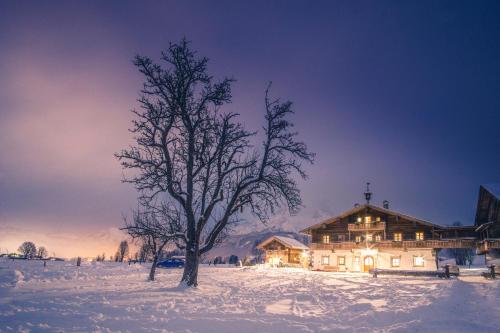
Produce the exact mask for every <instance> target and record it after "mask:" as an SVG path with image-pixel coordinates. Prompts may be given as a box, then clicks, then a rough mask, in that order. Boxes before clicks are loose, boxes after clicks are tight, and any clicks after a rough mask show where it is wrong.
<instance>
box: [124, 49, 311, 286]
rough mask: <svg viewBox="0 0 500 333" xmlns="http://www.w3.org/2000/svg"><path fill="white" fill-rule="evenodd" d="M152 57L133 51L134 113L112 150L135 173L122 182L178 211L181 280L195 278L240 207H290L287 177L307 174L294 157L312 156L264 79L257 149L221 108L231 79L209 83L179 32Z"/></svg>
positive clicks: (293, 201) (291, 182)
mask: <svg viewBox="0 0 500 333" xmlns="http://www.w3.org/2000/svg"><path fill="white" fill-rule="evenodd" d="M161 60H162V61H163V64H164V67H162V65H159V64H156V63H154V62H153V61H152V60H151V59H150V58H148V57H143V56H136V58H135V62H134V64H135V65H136V66H137V68H138V69H139V71H140V72H141V73H142V74H143V75H144V77H145V83H144V86H143V89H142V93H141V96H140V98H139V103H140V107H141V108H140V110H134V111H133V113H134V114H135V119H134V120H133V122H132V124H133V126H132V128H131V132H132V133H134V135H135V140H136V145H135V146H132V147H130V148H129V149H126V150H123V151H122V152H120V153H118V154H116V156H117V158H118V159H119V160H120V161H121V164H122V166H123V168H125V169H132V170H133V171H134V172H133V173H132V175H130V176H128V177H126V178H125V179H124V181H125V182H129V183H132V184H134V186H135V187H136V189H137V190H139V191H140V193H141V197H140V199H141V200H142V201H143V202H145V203H146V204H147V203H150V202H152V201H155V200H161V201H162V204H163V205H164V206H165V207H168V208H169V209H173V210H179V211H181V212H182V214H180V221H179V222H180V223H181V224H182V225H183V226H184V233H181V234H179V235H177V244H178V246H180V248H182V249H185V252H186V265H185V267H184V274H183V276H182V280H181V284H184V285H186V286H196V285H197V283H198V280H197V278H198V264H199V258H200V256H201V255H202V254H204V253H206V252H207V251H209V250H210V249H211V248H212V247H213V246H214V245H215V244H217V243H218V242H220V241H221V238H222V237H223V235H225V234H226V233H227V232H228V230H229V228H230V227H231V226H232V225H234V224H236V223H238V222H240V221H241V214H240V213H241V211H242V210H243V209H244V208H245V207H247V208H248V209H249V211H250V213H252V214H253V215H255V216H257V217H258V218H259V219H260V220H262V221H266V220H267V219H268V217H269V216H270V215H271V214H273V213H274V212H275V209H276V208H277V207H280V206H282V205H286V206H287V207H288V209H289V212H290V213H292V214H293V213H295V212H297V210H298V209H299V208H300V206H301V198H300V191H299V189H298V186H297V183H296V180H295V179H294V178H293V175H294V174H298V175H299V176H300V177H302V178H306V174H305V172H304V170H303V168H302V166H301V163H302V162H303V161H306V162H311V163H312V161H313V157H314V155H313V154H312V153H310V152H309V151H308V150H307V147H306V145H305V144H304V143H302V142H299V141H296V134H297V133H296V132H294V131H293V130H292V128H293V124H292V123H291V122H290V121H289V120H288V117H289V116H290V115H291V114H292V108H291V107H292V103H291V102H289V101H286V102H281V101H280V100H279V99H275V100H273V99H271V97H270V95H269V88H270V87H268V88H267V90H266V92H265V99H264V102H265V103H264V106H265V126H264V128H263V135H262V140H263V141H262V145H261V147H260V148H257V147H255V146H254V145H252V143H251V139H252V138H255V135H256V134H257V133H256V132H250V131H247V130H246V129H245V128H244V126H243V125H242V124H241V123H239V122H238V121H237V118H238V114H236V113H232V112H228V113H223V112H221V110H220V108H221V107H222V106H223V105H224V104H227V103H229V102H231V84H232V82H233V80H232V79H228V78H226V79H223V80H222V81H219V82H215V80H214V79H213V77H212V76H210V75H209V74H208V73H207V63H208V59H207V58H205V57H198V56H197V55H196V53H195V52H194V51H192V50H191V49H190V48H189V45H188V42H187V41H186V40H182V41H181V42H179V43H174V44H170V46H169V48H168V50H167V51H166V52H164V53H162V57H161Z"/></svg>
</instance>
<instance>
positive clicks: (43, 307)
mask: <svg viewBox="0 0 500 333" xmlns="http://www.w3.org/2000/svg"><path fill="white" fill-rule="evenodd" d="M147 271H148V267H147V265H144V266H140V265H131V266H128V265H127V264H115V263H98V264H96V263H84V264H83V266H82V267H80V268H79V269H77V268H76V267H75V264H74V263H73V262H49V263H48V264H47V268H45V269H44V268H43V264H42V263H41V262H36V261H27V262H24V261H15V262H11V261H1V259H0V332H17V331H22V332H29V331H31V332H59V331H64V332H186V333H188V332H203V333H212V332H214V333H215V332H217V333H221V332H237V333H245V332H273V333H279V332H287V333H290V332H332V331H335V332H431V331H432V332H500V288H499V286H500V280H496V281H490V280H486V279H484V278H482V277H476V276H466V277H462V278H459V279H455V280H451V281H447V280H440V279H435V278H410V277H406V278H402V277H379V278H378V279H374V278H372V277H370V276H368V275H359V274H340V273H322V272H306V271H299V270H286V269H269V270H265V269H244V268H222V267H218V268H214V267H213V266H212V267H202V268H201V271H200V279H199V282H200V287H199V288H197V289H194V290H179V289H177V288H176V285H177V284H178V281H179V277H180V274H181V271H180V270H177V269H174V270H159V274H158V281H157V282H154V283H149V282H146V281H145V280H146V276H147Z"/></svg>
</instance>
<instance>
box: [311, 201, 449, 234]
mask: <svg viewBox="0 0 500 333" xmlns="http://www.w3.org/2000/svg"><path fill="white" fill-rule="evenodd" d="M365 215H368V216H370V217H371V220H372V221H377V218H378V219H379V220H380V221H382V222H388V223H391V224H393V223H398V222H405V223H410V224H412V225H414V226H422V227H426V228H433V229H442V228H443V227H442V226H439V225H437V224H433V223H431V222H428V221H425V220H421V219H417V218H415V217H412V216H409V215H406V214H402V213H399V212H395V211H392V210H389V209H385V208H381V207H377V206H373V205H362V206H359V207H355V208H353V209H351V210H348V211H346V212H344V213H342V214H340V215H339V216H336V217H333V218H330V219H327V220H324V221H322V222H320V223H317V224H315V225H313V226H310V227H308V228H306V229H304V230H301V232H302V233H305V234H311V232H312V231H313V230H321V229H340V228H344V227H345V228H347V224H349V223H356V222H357V221H358V218H361V222H365V221H364V220H363V217H364V216H365Z"/></svg>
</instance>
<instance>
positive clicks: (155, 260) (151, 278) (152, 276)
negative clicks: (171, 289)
mask: <svg viewBox="0 0 500 333" xmlns="http://www.w3.org/2000/svg"><path fill="white" fill-rule="evenodd" d="M157 263H158V256H154V257H153V264H152V265H151V270H150V271H149V281H154V280H155V272H156V264H157Z"/></svg>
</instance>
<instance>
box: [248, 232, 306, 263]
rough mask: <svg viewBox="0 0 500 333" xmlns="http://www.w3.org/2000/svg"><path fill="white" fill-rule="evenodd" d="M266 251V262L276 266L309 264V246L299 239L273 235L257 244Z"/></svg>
mask: <svg viewBox="0 0 500 333" xmlns="http://www.w3.org/2000/svg"><path fill="white" fill-rule="evenodd" d="M257 248H258V249H261V250H263V251H264V252H265V262H266V264H269V265H271V266H274V267H279V266H301V267H307V266H308V265H309V248H308V247H307V246H306V245H304V244H302V243H301V242H299V241H298V240H296V239H294V238H290V237H284V236H272V237H269V238H268V239H266V240H265V241H263V242H261V243H260V244H258V245H257Z"/></svg>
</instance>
